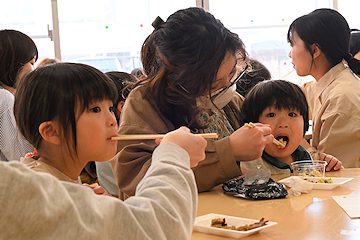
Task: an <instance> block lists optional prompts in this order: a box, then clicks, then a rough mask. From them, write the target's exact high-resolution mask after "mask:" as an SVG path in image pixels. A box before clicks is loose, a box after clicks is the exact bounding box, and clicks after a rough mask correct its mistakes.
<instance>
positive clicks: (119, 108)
mask: <svg viewBox="0 0 360 240" xmlns="http://www.w3.org/2000/svg"><path fill="white" fill-rule="evenodd" d="M124 104H125V102H124V101H120V102H119V103H118V104H117V106H116V108H117V110H118V111H119V113H121V111H122V109H123V107H124Z"/></svg>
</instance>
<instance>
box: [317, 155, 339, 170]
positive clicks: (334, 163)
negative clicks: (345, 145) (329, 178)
mask: <svg viewBox="0 0 360 240" xmlns="http://www.w3.org/2000/svg"><path fill="white" fill-rule="evenodd" d="M319 160H320V161H325V162H327V163H328V164H327V165H326V168H325V170H326V171H331V170H335V171H337V170H340V169H341V166H342V162H341V161H340V160H339V159H337V158H336V157H334V156H333V155H330V154H326V153H321V154H320V159H319Z"/></svg>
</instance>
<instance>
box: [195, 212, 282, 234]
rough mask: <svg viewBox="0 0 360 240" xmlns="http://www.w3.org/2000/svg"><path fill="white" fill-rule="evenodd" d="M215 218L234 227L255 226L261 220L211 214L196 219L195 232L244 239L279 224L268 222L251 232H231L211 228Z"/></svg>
mask: <svg viewBox="0 0 360 240" xmlns="http://www.w3.org/2000/svg"><path fill="white" fill-rule="evenodd" d="M215 218H225V220H226V223H227V224H228V225H233V226H237V227H239V226H243V225H246V224H248V225H249V224H253V223H255V222H258V221H259V220H260V219H249V218H239V217H234V216H226V215H222V214H217V213H209V214H206V215H203V216H199V217H197V218H196V219H195V224H194V230H195V231H198V232H202V233H208V234H214V235H220V236H225V237H231V238H242V237H246V236H249V235H251V234H254V233H257V232H259V231H261V230H263V229H264V228H268V227H271V226H274V225H276V224H277V222H270V221H269V222H267V223H266V225H265V226H262V227H258V228H254V229H251V230H249V231H237V230H230V229H223V228H217V227H211V220H213V219H215ZM265 220H267V219H265Z"/></svg>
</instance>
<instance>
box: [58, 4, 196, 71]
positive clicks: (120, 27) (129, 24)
mask: <svg viewBox="0 0 360 240" xmlns="http://www.w3.org/2000/svg"><path fill="white" fill-rule="evenodd" d="M191 6H195V0H184V1H175V0H156V1H148V0H132V1H116V0H105V1H98V0H77V1H73V0H61V1H58V12H59V14H58V15H59V29H60V44H61V55H62V60H63V61H66V62H81V63H85V64H89V65H93V66H95V67H97V68H98V69H100V70H102V71H103V72H106V71H110V70H112V71H125V72H131V71H132V70H133V69H134V68H138V67H139V66H140V59H139V57H140V49H141V46H142V43H143V41H144V40H145V39H146V37H147V36H148V35H149V34H150V33H151V32H152V31H153V27H152V26H151V23H152V22H153V21H154V20H155V18H156V17H157V16H160V17H161V18H163V19H164V21H165V20H166V19H167V17H168V16H169V15H170V14H171V13H173V12H174V11H176V10H178V9H181V8H187V7H191Z"/></svg>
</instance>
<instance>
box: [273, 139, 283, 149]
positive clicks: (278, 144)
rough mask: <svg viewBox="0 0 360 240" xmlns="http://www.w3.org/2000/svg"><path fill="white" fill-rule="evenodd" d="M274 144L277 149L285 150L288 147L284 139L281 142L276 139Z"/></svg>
mask: <svg viewBox="0 0 360 240" xmlns="http://www.w3.org/2000/svg"><path fill="white" fill-rule="evenodd" d="M273 143H274V144H275V145H277V148H284V147H286V141H284V140H283V139H282V138H281V139H280V140H276V139H275V138H274V140H273Z"/></svg>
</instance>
